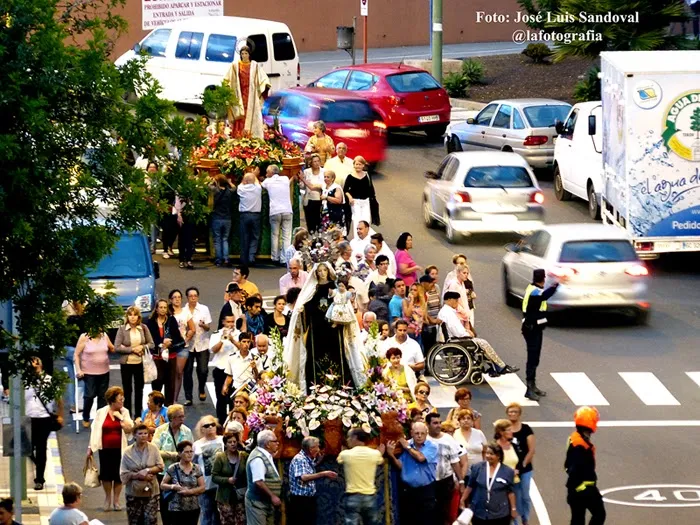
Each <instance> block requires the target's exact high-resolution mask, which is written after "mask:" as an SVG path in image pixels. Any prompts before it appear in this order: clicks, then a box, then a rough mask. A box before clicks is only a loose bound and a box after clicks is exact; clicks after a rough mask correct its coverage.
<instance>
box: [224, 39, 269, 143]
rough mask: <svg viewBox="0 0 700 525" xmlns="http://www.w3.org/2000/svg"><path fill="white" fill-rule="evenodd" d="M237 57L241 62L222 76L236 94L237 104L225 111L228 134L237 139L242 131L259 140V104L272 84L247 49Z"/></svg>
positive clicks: (260, 111)
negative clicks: (229, 129) (229, 131)
mask: <svg viewBox="0 0 700 525" xmlns="http://www.w3.org/2000/svg"><path fill="white" fill-rule="evenodd" d="M239 55H240V60H239V61H238V62H234V63H233V64H231V67H230V68H229V70H228V73H226V76H225V77H224V78H225V79H226V80H227V81H228V84H229V86H230V87H231V89H233V91H234V93H235V94H236V103H235V104H234V105H233V106H232V107H230V108H229V109H228V120H229V125H230V126H231V134H232V135H233V136H234V137H236V136H240V135H241V134H242V133H244V132H245V133H248V134H250V136H251V137H255V138H259V139H262V138H264V133H263V120H262V105H263V101H264V100H265V98H267V94H268V92H269V91H270V88H271V87H272V84H270V79H269V78H268V76H267V74H266V73H265V71H264V70H263V68H262V67H261V66H260V64H258V63H257V62H256V61H255V60H251V59H250V48H249V47H248V46H243V47H242V48H241V49H240V51H239Z"/></svg>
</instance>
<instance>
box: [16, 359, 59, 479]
mask: <svg viewBox="0 0 700 525" xmlns="http://www.w3.org/2000/svg"><path fill="white" fill-rule="evenodd" d="M31 363H32V367H33V368H34V375H35V382H34V384H41V383H43V384H44V385H51V376H50V375H48V374H47V373H46V372H44V364H43V363H42V362H41V359H40V358H38V357H33V358H32V361H31ZM24 410H25V414H26V416H27V417H29V418H31V421H32V458H33V459H34V464H35V467H36V475H35V477H34V490H43V489H44V483H45V482H46V480H45V479H44V472H45V471H46V443H47V441H48V440H49V435H50V434H51V432H55V431H57V430H60V429H61V427H63V416H62V414H63V399H60V398H59V399H57V400H56V401H51V402H50V403H48V404H46V403H44V402H43V401H42V400H41V398H39V396H38V395H37V392H36V390H35V388H34V386H28V387H27V389H26V390H25V391H24Z"/></svg>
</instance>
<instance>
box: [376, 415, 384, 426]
mask: <svg viewBox="0 0 700 525" xmlns="http://www.w3.org/2000/svg"><path fill="white" fill-rule="evenodd" d="M374 422H375V423H376V424H377V426H378V427H379V428H382V426H384V423H383V422H382V418H381V417H379V416H374Z"/></svg>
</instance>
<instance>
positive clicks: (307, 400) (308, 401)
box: [306, 394, 316, 403]
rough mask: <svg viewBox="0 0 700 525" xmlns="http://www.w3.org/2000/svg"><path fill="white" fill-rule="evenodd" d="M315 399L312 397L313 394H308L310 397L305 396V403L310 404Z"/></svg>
mask: <svg viewBox="0 0 700 525" xmlns="http://www.w3.org/2000/svg"><path fill="white" fill-rule="evenodd" d="M315 399H316V396H315V395H313V394H310V395H308V396H306V402H307V403H310V402H311V401H314V400H315Z"/></svg>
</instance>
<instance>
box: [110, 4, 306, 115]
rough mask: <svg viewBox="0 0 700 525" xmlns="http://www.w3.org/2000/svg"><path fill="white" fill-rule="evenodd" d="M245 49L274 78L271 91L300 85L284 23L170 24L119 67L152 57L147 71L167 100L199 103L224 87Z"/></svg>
mask: <svg viewBox="0 0 700 525" xmlns="http://www.w3.org/2000/svg"><path fill="white" fill-rule="evenodd" d="M243 45H247V46H248V47H250V48H251V51H252V53H251V59H252V60H255V61H256V62H258V63H259V64H260V65H261V66H262V67H263V69H264V70H265V73H267V76H269V77H270V82H271V83H272V90H273V91H274V90H278V89H284V88H289V87H293V86H296V85H298V84H299V79H300V74H301V70H300V67H299V55H298V53H297V49H296V45H295V43H294V38H293V37H292V33H291V31H290V30H289V28H288V27H287V25H286V24H283V23H281V22H272V21H270V20H259V19H257V18H240V17H235V16H220V17H208V16H204V17H194V18H189V19H187V20H181V21H179V22H172V23H170V24H166V25H164V26H162V27H159V28H158V29H154V30H153V31H151V32H150V33H149V34H148V35H147V36H146V38H144V39H143V40H141V42H139V43H138V44H136V45H135V46H134V48H133V49H131V50H129V51H127V52H126V53H124V54H123V55H122V56H121V57H119V58H118V59H117V60H116V62H115V63H116V65H117V66H121V65H122V64H125V63H126V62H127V61H129V60H132V59H134V58H135V57H137V56H138V54H139V53H140V52H141V51H142V50H143V51H145V52H146V53H147V54H148V55H149V56H150V58H149V59H148V62H147V66H146V69H147V70H148V71H149V72H150V73H151V74H152V75H153V76H154V77H155V78H156V79H157V80H158V82H159V83H160V84H161V86H162V87H163V93H162V94H161V96H162V97H163V98H165V99H168V100H172V101H173V102H179V103H181V104H201V103H202V100H201V97H202V93H203V92H204V90H205V89H207V88H210V87H213V86H218V85H220V84H221V81H222V80H223V77H224V75H225V74H226V72H227V71H228V69H229V67H230V65H231V62H233V61H234V60H235V61H238V59H239V56H238V52H237V50H238V49H240V48H241V47H242V46H243Z"/></svg>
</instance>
